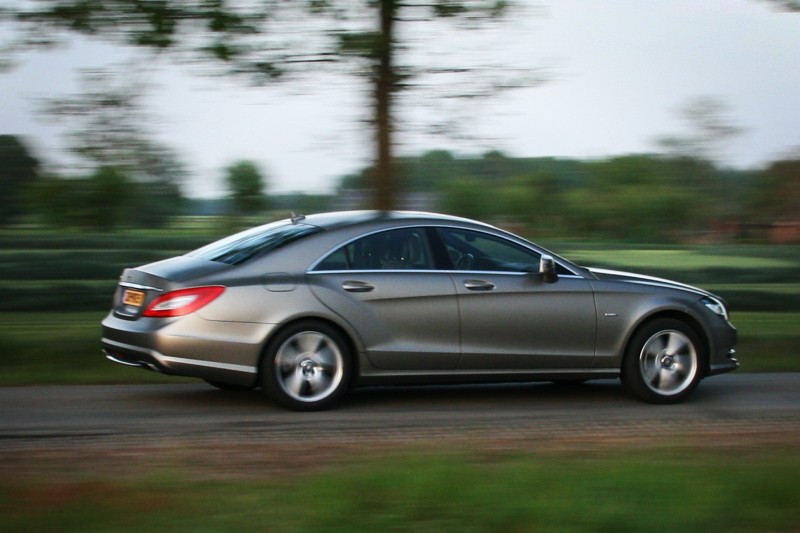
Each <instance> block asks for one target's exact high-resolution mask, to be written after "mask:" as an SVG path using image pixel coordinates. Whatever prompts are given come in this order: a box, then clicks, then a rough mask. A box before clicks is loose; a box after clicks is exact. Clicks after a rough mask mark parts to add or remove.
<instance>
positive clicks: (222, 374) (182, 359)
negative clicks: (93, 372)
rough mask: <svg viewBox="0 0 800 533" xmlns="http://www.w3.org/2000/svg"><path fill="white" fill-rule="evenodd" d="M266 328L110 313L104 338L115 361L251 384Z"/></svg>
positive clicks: (107, 350) (103, 343) (106, 353)
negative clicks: (140, 317) (135, 317)
mask: <svg viewBox="0 0 800 533" xmlns="http://www.w3.org/2000/svg"><path fill="white" fill-rule="evenodd" d="M266 328H267V326H264V325H260V324H242V323H222V322H211V321H205V320H203V319H201V318H199V317H194V316H192V317H184V318H182V319H178V320H157V319H139V320H126V319H123V318H119V317H116V316H114V315H113V314H111V315H109V316H107V317H106V319H105V320H103V338H102V340H101V344H102V348H103V351H104V352H105V355H106V358H107V359H108V360H110V361H112V362H114V363H118V364H122V365H127V366H133V367H139V368H145V369H147V370H152V371H155V372H161V373H164V374H172V375H179V376H187V377H196V378H201V379H205V380H212V381H220V382H225V383H232V384H238V385H246V386H250V385H253V384H254V383H255V381H256V378H257V375H258V361H259V355H260V352H261V346H260V339H261V338H262V337H261V336H262V335H263V334H264V330H265V329H266ZM248 341H249V342H248Z"/></svg>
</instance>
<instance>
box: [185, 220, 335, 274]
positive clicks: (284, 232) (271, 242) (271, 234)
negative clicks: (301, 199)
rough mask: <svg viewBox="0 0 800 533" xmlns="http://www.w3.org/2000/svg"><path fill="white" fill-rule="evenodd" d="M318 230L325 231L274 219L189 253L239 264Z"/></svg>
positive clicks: (189, 254)
mask: <svg viewBox="0 0 800 533" xmlns="http://www.w3.org/2000/svg"><path fill="white" fill-rule="evenodd" d="M318 231H321V230H320V229H319V228H317V227H316V226H309V225H307V224H291V223H289V222H286V221H281V222H273V223H272V224H266V225H264V226H259V227H257V228H253V229H249V230H246V231H243V232H241V233H237V234H235V235H231V236H230V237H225V238H224V239H221V240H218V241H216V242H213V243H211V244H209V245H207V246H203V247H202V248H199V249H197V250H194V251H193V252H189V253H188V254H186V255H187V256H189V257H199V258H201V259H207V260H209V261H216V262H218V263H227V264H229V265H238V264H241V263H244V262H245V261H249V260H250V259H254V258H256V257H260V256H262V255H264V254H266V253H267V252H270V251H272V250H275V249H277V248H280V247H281V246H284V245H286V244H288V243H290V242H293V241H296V240H297V239H300V238H301V237H304V236H306V235H310V234H312V233H316V232H318Z"/></svg>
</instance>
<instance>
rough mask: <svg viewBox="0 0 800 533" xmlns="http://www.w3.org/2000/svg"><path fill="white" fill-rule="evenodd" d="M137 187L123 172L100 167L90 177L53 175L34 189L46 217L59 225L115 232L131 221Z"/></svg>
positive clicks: (40, 210)
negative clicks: (132, 197)
mask: <svg viewBox="0 0 800 533" xmlns="http://www.w3.org/2000/svg"><path fill="white" fill-rule="evenodd" d="M132 187H134V184H133V183H131V181H130V179H129V178H128V177H127V176H126V175H125V173H124V172H123V171H121V170H120V169H118V168H115V167H100V168H98V169H97V170H96V171H95V172H93V173H92V174H91V175H89V176H87V177H82V178H74V177H73V178H63V177H58V176H50V177H47V178H44V179H42V180H41V181H40V182H38V183H37V185H36V187H35V188H34V189H33V192H32V194H33V196H34V200H35V202H36V206H37V208H38V209H39V212H40V215H41V217H42V219H43V220H44V221H45V222H46V223H48V224H51V225H53V226H57V227H59V228H65V227H72V228H83V229H92V230H100V231H111V230H114V229H117V228H119V227H120V226H123V225H125V224H129V223H130V222H131V220H132V219H133V217H134V216H135V213H134V211H135V210H136V206H135V205H134V204H133V203H131V201H130V194H129V190H130V189H131V188H132Z"/></svg>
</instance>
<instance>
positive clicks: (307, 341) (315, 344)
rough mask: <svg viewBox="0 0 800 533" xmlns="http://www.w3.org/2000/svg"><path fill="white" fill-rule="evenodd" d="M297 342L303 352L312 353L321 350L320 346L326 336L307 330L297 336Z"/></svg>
mask: <svg viewBox="0 0 800 533" xmlns="http://www.w3.org/2000/svg"><path fill="white" fill-rule="evenodd" d="M296 342H297V346H298V348H299V349H300V352H301V353H307V354H312V353H316V352H317V351H318V350H319V346H320V345H321V344H322V343H324V342H325V337H323V336H322V335H320V334H319V333H315V332H312V331H306V332H304V333H301V334H300V335H298V336H297V337H296Z"/></svg>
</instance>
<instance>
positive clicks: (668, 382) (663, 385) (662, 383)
mask: <svg viewBox="0 0 800 533" xmlns="http://www.w3.org/2000/svg"><path fill="white" fill-rule="evenodd" d="M676 377H677V376H676V374H675V372H672V371H670V370H669V369H667V368H662V369H661V370H660V371H659V372H658V383H657V384H656V388H658V389H659V390H662V391H664V392H669V391H671V390H672V389H673V388H674V387H675V385H676V383H677V382H678V380H677V379H676Z"/></svg>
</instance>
